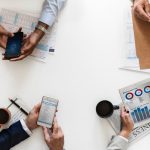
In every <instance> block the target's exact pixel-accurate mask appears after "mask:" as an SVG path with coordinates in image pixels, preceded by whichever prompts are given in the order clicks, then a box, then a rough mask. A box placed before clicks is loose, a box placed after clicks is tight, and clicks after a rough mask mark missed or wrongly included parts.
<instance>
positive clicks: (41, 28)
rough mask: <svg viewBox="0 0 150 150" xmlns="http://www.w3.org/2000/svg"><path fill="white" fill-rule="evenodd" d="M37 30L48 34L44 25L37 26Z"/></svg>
mask: <svg viewBox="0 0 150 150" xmlns="http://www.w3.org/2000/svg"><path fill="white" fill-rule="evenodd" d="M35 29H38V30H41V31H42V32H44V33H46V32H47V30H46V28H45V27H43V26H42V25H37V26H36V27H35Z"/></svg>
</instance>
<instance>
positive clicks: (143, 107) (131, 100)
mask: <svg viewBox="0 0 150 150" xmlns="http://www.w3.org/2000/svg"><path fill="white" fill-rule="evenodd" d="M120 95H121V98H122V100H123V103H124V104H125V105H126V106H127V107H128V109H129V111H130V115H131V117H132V120H133V122H134V125H135V127H137V126H139V125H143V124H144V123H147V122H150V79H148V80H144V81H142V82H139V83H137V84H133V85H131V86H128V87H126V88H123V89H120Z"/></svg>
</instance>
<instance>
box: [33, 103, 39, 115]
mask: <svg viewBox="0 0 150 150" xmlns="http://www.w3.org/2000/svg"><path fill="white" fill-rule="evenodd" d="M40 108H41V103H38V104H37V105H35V106H34V108H33V111H34V112H35V113H38V112H39V111H40Z"/></svg>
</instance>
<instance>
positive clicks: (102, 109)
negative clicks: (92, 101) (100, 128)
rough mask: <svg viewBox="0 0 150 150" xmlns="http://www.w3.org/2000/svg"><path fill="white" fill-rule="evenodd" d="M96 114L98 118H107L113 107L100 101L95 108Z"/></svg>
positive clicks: (106, 102)
mask: <svg viewBox="0 0 150 150" xmlns="http://www.w3.org/2000/svg"><path fill="white" fill-rule="evenodd" d="M96 112H97V114H98V115H99V116H100V117H104V118H105V117H109V116H110V115H112V113H113V105H112V104H111V103H110V102H109V101H101V102H100V103H98V105H97V107H96Z"/></svg>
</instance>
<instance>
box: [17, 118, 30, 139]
mask: <svg viewBox="0 0 150 150" xmlns="http://www.w3.org/2000/svg"><path fill="white" fill-rule="evenodd" d="M20 123H21V125H22V128H23V129H24V131H25V132H26V133H27V134H28V135H29V136H30V135H31V134H32V132H31V131H30V130H29V128H28V127H27V125H26V123H25V121H24V119H22V120H20Z"/></svg>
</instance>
